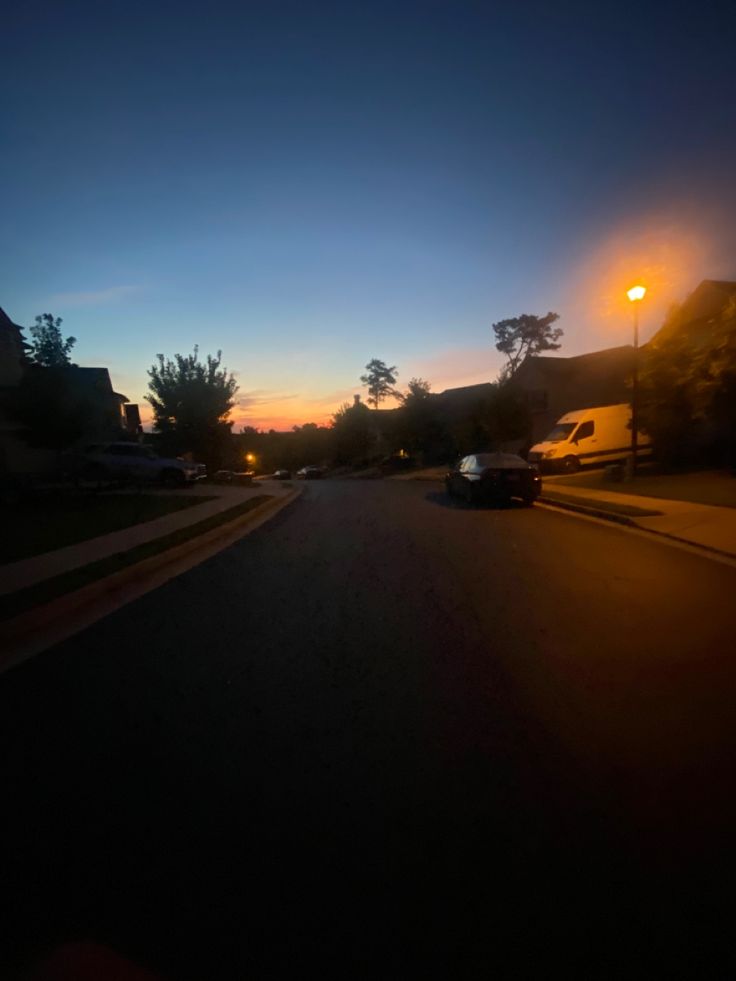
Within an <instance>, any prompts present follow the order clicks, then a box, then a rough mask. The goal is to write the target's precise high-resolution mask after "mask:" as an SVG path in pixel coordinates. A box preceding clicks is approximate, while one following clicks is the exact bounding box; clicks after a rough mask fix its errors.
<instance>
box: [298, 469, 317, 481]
mask: <svg viewBox="0 0 736 981" xmlns="http://www.w3.org/2000/svg"><path fill="white" fill-rule="evenodd" d="M296 475H297V477H299V478H300V479H301V480H320V479H321V477H322V467H302V468H301V470H297V472H296Z"/></svg>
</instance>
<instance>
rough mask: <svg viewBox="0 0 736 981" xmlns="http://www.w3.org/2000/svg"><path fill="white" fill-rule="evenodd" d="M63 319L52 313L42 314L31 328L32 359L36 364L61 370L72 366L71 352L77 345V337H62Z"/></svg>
mask: <svg viewBox="0 0 736 981" xmlns="http://www.w3.org/2000/svg"><path fill="white" fill-rule="evenodd" d="M62 323H63V321H62V319H61V317H56V318H54V316H53V315H52V314H50V313H41V314H39V315H38V316H37V317H36V323H35V325H34V326H33V327H31V328H30V331H31V338H32V340H31V344H30V345H29V347H30V358H31V360H32V361H33V363H34V364H37V365H41V366H42V367H44V368H61V367H63V366H64V365H68V364H71V359H70V358H69V352H70V351H71V349H72V348H73V347H74V345H75V344H76V343H77V339H76V337H67V338H66V339H65V338H64V337H63V336H62V333H61V329H60V328H61V325H62Z"/></svg>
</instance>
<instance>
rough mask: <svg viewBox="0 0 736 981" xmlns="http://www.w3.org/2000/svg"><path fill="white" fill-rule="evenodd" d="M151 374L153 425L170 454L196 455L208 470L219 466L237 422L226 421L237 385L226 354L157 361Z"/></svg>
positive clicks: (179, 356) (148, 398) (196, 354)
mask: <svg viewBox="0 0 736 981" xmlns="http://www.w3.org/2000/svg"><path fill="white" fill-rule="evenodd" d="M156 358H157V361H156V363H155V364H154V365H152V367H151V368H149V370H148V377H149V379H150V381H149V383H148V388H149V390H150V394H149V395H146V401H147V402H149V403H150V405H151V406H152V408H153V414H154V426H155V428H156V429H157V430H158V432H160V433H161V434H162V435H163V437H164V444H165V446H166V448H167V449H168V451H169V452H177V453H182V452H185V451H191V452H193V453H194V454H195V455H197V456H198V457H199V458H200V459H202V460H204V461H205V462H206V463H207V465H208V467H211V466H215V467H217V466H219V465H221V462H222V460H223V458H224V457H225V456H226V455H227V454H228V452H229V442H230V437H231V432H230V429H231V426H232V423H231V422H228V421H227V416H228V415H229V414H230V411H231V410H232V408H233V405H234V404H235V393H236V392H237V390H238V385H237V382H236V381H235V378H234V376H233V375H232V374H230V373H229V372H228V371H227V369H226V368H223V367H221V364H222V352H221V351H218V352H217V354H216V355H215V356H213V355H211V354H208V355H207V358H206V360H205V361H201V360H200V358H199V349H198V348H197V347H195V348H194V353H193V354H188V355H182V354H175V355H174V358H173V359H171V358H164V356H163V354H158V355H157V356H156Z"/></svg>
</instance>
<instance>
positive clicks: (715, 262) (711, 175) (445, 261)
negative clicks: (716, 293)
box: [0, 0, 736, 429]
mask: <svg viewBox="0 0 736 981" xmlns="http://www.w3.org/2000/svg"><path fill="white" fill-rule="evenodd" d="M733 10H734V8H733V4H727V3H707V2H701V3H698V4H694V3H677V2H675V0H673V2H669V3H666V4H665V3H662V4H659V3H657V4H645V3H637V4H633V3H632V4H627V3H616V4H606V3H601V4H589V3H585V4H583V3H565V2H561V3H556V4H548V3H537V2H529V3H519V4H496V3H490V2H487V3H480V2H449V0H447V2H445V0H426V2H421V3H420V2H416V3H410V2H406V3H400V2H399V3H395V2H394V3H386V2H383V0H371V2H366V3H337V2H336V3H319V2H315V3H307V2H300V3H293V2H279V0H270V2H266V0H263V2H250V3H238V4H229V3H219V2H212V3H208V4H201V3H188V2H186V0H182V2H179V3H176V4H168V3H167V4H164V3H157V2H149V3H136V2H126V3H117V2H111V3H105V4H99V3H94V4H92V3H73V2H72V3H44V2H38V3H29V4H25V5H18V7H17V9H15V10H14V11H13V12H11V13H10V14H9V15H7V14H6V22H5V25H4V35H5V50H6V55H5V59H4V60H5V65H4V67H5V72H4V75H5V84H4V91H5V99H4V105H3V108H2V117H3V127H2V131H3V152H2V155H0V186H1V187H2V188H3V192H4V194H3V199H4V203H3V209H2V220H1V221H0V242H1V245H2V255H3V262H2V267H1V268H0V305H2V306H3V307H4V308H5V309H6V311H7V312H8V314H9V315H10V316H11V317H12V318H13V319H14V320H15V321H16V322H18V323H21V324H26V325H28V324H30V323H32V321H33V318H34V317H35V315H36V314H37V313H40V312H44V311H47V310H48V311H51V312H53V313H54V314H56V315H58V316H61V317H63V318H64V327H65V328H66V329H67V330H68V332H69V333H72V334H74V335H75V336H76V337H78V339H79V342H78V344H77V347H76V348H75V356H76V360H77V361H78V362H79V363H80V364H85V365H105V366H107V367H109V368H110V371H111V374H112V376H113V380H114V383H115V386H116V388H117V389H118V390H119V391H122V392H124V393H125V394H126V395H128V397H129V398H130V399H132V400H134V401H136V400H137V401H142V399H143V395H144V394H145V391H146V382H147V379H146V368H147V367H148V366H149V365H150V364H151V363H152V362H153V360H154V357H155V355H156V353H157V352H159V351H160V352H163V353H164V354H167V355H172V354H174V353H175V352H178V351H180V352H183V353H185V352H188V351H190V350H191V349H192V347H193V345H194V344H199V346H200V349H201V350H202V351H204V352H206V351H216V350H217V349H222V351H223V358H224V362H225V363H226V364H227V366H228V367H229V368H231V369H232V370H234V371H235V372H236V374H237V377H238V381H239V384H240V392H239V396H238V406H237V409H236V411H235V413H234V419H235V421H236V424H237V425H238V426H240V425H246V424H247V425H256V426H258V427H259V428H272V427H273V428H276V429H282V428H288V427H290V426H291V425H293V424H295V423H302V422H307V421H315V422H325V421H326V420H327V419H328V418H329V416H330V415H331V413H332V412H334V411H335V409H336V408H337V407H338V406H339V405H340V404H341V403H342V402H344V401H346V400H351V399H352V395H353V393H355V392H358V391H360V384H359V381H358V377H359V375H360V374H361V373H362V369H363V366H364V365H365V363H366V362H367V361H368V360H369V359H371V358H374V357H377V358H381V359H383V360H386V361H387V362H389V363H390V364H396V365H398V367H399V372H400V378H399V380H400V382H403V383H404V384H406V382H408V380H409V378H410V377H412V376H421V377H424V378H427V379H428V380H429V381H430V382H431V383H432V386H433V389H434V390H437V391H439V390H442V389H443V388H446V387H450V386H456V385H464V384H470V383H473V382H477V381H488V380H492V379H493V378H494V377H495V376H496V374H497V372H498V369H499V367H500V365H501V358H500V356H499V355H498V354H497V352H496V351H495V350H494V348H493V342H492V335H491V331H490V325H491V324H492V323H493V322H494V321H496V320H500V319H503V318H506V317H512V316H515V315H516V314H519V313H522V312H524V313H538V314H544V313H546V312H547V311H548V310H556V311H557V312H558V313H559V314H560V322H559V325H560V326H561V327H563V328H564V330H565V337H564V345H563V349H562V351H561V353H562V354H577V353H582V352H585V351H590V350H595V349H597V348H600V347H603V346H613V345H616V344H623V343H628V342H629V341H630V334H631V322H630V311H629V310H628V308H627V301H626V297H625V290H626V288H627V287H628V286H630V285H631V284H632V282H634V281H635V280H639V281H642V282H643V283H644V284H645V285H647V286H648V289H649V292H648V294H647V298H646V300H645V302H644V303H643V305H642V310H641V318H642V334H643V337H644V339H646V337H647V336H649V335H651V333H652V332H653V331H654V330H655V329H656V328H657V327H658V326H659V324H660V323H661V320H662V317H663V315H664V312H665V311H666V309H667V307H668V305H669V304H670V303H671V302H672V301H673V300H678V299H682V298H683V297H684V296H685V295H686V294H687V292H689V291H690V290H692V289H693V288H694V287H695V286H696V285H697V284H698V282H699V281H700V280H701V279H703V278H713V279H728V278H736V221H735V220H734V217H735V216H736V182H735V181H734V179H733V178H734V174H735V173H736V119H734V115H735V114H736V108H735V107H736V73H734V68H733V47H732V42H733V37H734V36H735V32H734V28H735V27H736V15H734V12H733Z"/></svg>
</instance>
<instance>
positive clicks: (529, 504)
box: [521, 494, 536, 508]
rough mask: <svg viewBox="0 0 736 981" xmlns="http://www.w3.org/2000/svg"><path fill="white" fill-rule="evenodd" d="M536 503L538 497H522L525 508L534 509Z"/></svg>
mask: <svg viewBox="0 0 736 981" xmlns="http://www.w3.org/2000/svg"><path fill="white" fill-rule="evenodd" d="M535 501H536V497H530V496H529V495H528V494H527V496H526V497H522V499H521V503H522V504H523V505H524V507H525V508H533V507H534V502H535Z"/></svg>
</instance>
